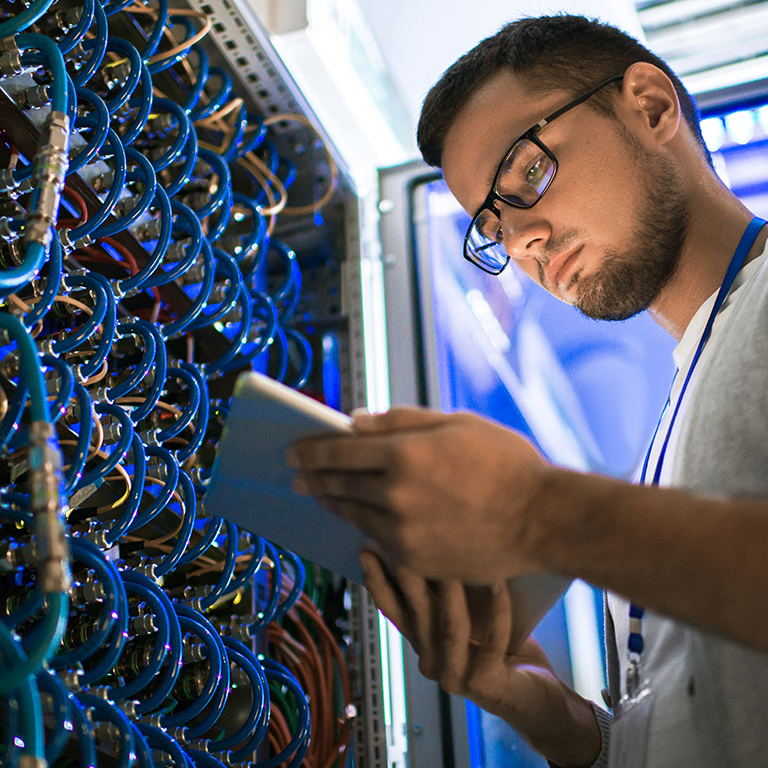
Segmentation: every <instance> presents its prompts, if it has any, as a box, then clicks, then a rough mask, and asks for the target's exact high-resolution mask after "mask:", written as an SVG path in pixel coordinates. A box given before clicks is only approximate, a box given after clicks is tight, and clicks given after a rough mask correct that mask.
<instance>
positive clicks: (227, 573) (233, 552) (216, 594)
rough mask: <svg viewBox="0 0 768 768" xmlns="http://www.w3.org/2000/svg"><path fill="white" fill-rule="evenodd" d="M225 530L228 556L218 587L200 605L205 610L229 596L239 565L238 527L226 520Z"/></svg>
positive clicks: (217, 583)
mask: <svg viewBox="0 0 768 768" xmlns="http://www.w3.org/2000/svg"><path fill="white" fill-rule="evenodd" d="M224 528H225V530H226V532H227V556H226V559H225V560H224V568H223V569H222V571H221V576H220V577H219V580H218V581H217V582H216V586H215V587H214V588H213V589H212V590H211V593H210V594H209V595H206V596H205V597H204V598H203V599H202V600H201V601H200V605H201V607H202V608H203V609H204V610H208V608H210V607H211V606H212V605H213V604H214V603H215V602H216V601H217V600H218V599H219V598H220V597H222V596H224V595H225V594H227V592H228V591H229V583H230V581H232V576H233V574H234V573H235V566H236V565H237V543H238V542H237V526H236V525H235V524H234V523H233V522H232V521H231V520H225V521H224Z"/></svg>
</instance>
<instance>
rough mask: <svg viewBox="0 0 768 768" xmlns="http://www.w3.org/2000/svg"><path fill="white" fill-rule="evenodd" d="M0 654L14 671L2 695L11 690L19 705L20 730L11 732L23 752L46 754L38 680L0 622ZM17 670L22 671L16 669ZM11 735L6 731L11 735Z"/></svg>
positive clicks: (8, 630) (23, 653)
mask: <svg viewBox="0 0 768 768" xmlns="http://www.w3.org/2000/svg"><path fill="white" fill-rule="evenodd" d="M0 657H1V658H2V660H3V662H4V666H5V667H6V668H7V669H8V670H13V673H12V676H13V678H14V684H13V685H8V684H7V681H6V680H5V676H4V680H3V682H4V683H5V684H4V685H3V688H5V690H4V691H3V694H4V695H7V694H8V693H9V692H11V691H14V694H15V697H16V699H17V701H18V708H19V731H18V734H13V738H14V739H15V738H19V739H20V740H21V742H22V743H21V744H17V746H19V747H20V748H21V749H23V750H24V752H25V753H27V754H30V755H33V756H34V757H37V758H44V757H45V747H44V743H43V742H44V739H43V708H42V705H41V704H40V693H39V690H38V687H37V680H36V679H35V676H34V674H32V673H31V672H30V671H29V670H28V667H29V660H28V658H27V655H26V653H25V652H24V649H23V648H22V646H21V643H19V642H18V641H17V640H15V639H14V637H13V634H12V633H11V630H10V629H9V628H8V627H6V626H5V624H3V623H2V622H0ZM18 670H23V671H21V672H19V671H18ZM10 736H11V734H6V737H10Z"/></svg>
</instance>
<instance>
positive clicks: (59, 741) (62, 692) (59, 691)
mask: <svg viewBox="0 0 768 768" xmlns="http://www.w3.org/2000/svg"><path fill="white" fill-rule="evenodd" d="M37 685H38V688H39V689H40V691H41V692H42V693H47V694H48V695H49V696H50V697H51V701H52V702H53V716H54V719H55V723H54V726H53V729H52V732H51V738H50V739H49V740H48V741H47V742H46V744H45V759H46V760H47V762H48V765H53V763H55V762H56V761H57V760H58V759H59V757H60V756H61V753H62V751H63V750H64V747H65V746H66V744H67V741H68V740H69V735H70V732H71V731H72V730H73V727H74V726H73V723H72V720H73V712H72V710H73V705H72V699H71V697H70V695H69V691H68V690H67V689H66V688H65V687H64V683H62V682H61V680H60V679H59V678H58V676H57V675H55V674H54V673H52V672H49V671H48V670H43V671H41V672H39V673H38V674H37Z"/></svg>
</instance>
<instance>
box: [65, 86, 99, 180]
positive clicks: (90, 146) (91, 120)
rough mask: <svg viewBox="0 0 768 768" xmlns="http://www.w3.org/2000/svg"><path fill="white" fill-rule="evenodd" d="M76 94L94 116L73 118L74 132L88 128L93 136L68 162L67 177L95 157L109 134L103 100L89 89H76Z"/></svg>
mask: <svg viewBox="0 0 768 768" xmlns="http://www.w3.org/2000/svg"><path fill="white" fill-rule="evenodd" d="M76 93H77V98H78V100H79V101H85V102H87V103H88V104H90V105H91V106H92V107H93V109H94V112H95V113H96V114H95V115H85V116H82V117H81V116H78V117H76V118H75V123H74V129H75V130H81V129H83V128H89V129H92V130H93V135H92V136H91V140H90V141H89V142H88V143H87V144H86V146H85V147H82V148H81V149H80V151H79V153H78V154H77V156H76V157H74V158H73V159H72V160H71V161H70V163H69V168H68V169H67V174H68V175H69V174H70V173H75V172H76V171H79V170H80V169H81V168H83V167H84V166H86V165H87V164H88V163H90V162H91V161H92V160H93V159H94V158H95V157H96V155H97V154H98V152H99V150H100V149H101V148H102V147H103V146H104V142H106V140H107V135H108V133H109V112H107V105H106V104H105V103H104V99H102V98H101V97H100V96H99V95H98V94H97V93H94V92H93V91H92V90H90V89H89V88H77V89H76Z"/></svg>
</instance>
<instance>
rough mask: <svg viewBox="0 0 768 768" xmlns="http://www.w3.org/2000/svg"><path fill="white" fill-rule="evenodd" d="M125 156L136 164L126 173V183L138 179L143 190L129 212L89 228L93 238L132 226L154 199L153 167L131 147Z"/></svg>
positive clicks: (112, 233) (154, 178) (96, 238)
mask: <svg viewBox="0 0 768 768" xmlns="http://www.w3.org/2000/svg"><path fill="white" fill-rule="evenodd" d="M125 157H126V160H131V161H133V162H134V163H135V164H136V165H137V166H138V171H131V172H129V173H128V174H127V175H126V183H130V182H134V181H139V182H141V183H142V184H143V185H144V190H143V191H142V193H141V195H140V196H139V198H138V200H136V201H135V202H134V206H133V208H131V210H130V212H129V213H127V214H126V215H125V216H121V217H120V218H118V219H114V220H113V221H108V222H106V223H104V224H101V225H100V226H99V227H98V228H97V229H96V230H91V232H90V235H91V237H92V238H93V239H94V240H99V239H101V238H102V237H111V236H112V235H115V234H117V233H118V232H122V231H123V230H124V229H128V227H131V226H133V225H134V224H135V223H136V222H137V221H138V220H139V219H140V218H141V217H142V216H143V215H144V214H145V213H146V212H147V211H148V210H149V207H150V206H151V205H152V201H153V200H154V199H155V188H156V187H157V177H156V176H155V169H154V168H153V167H152V163H150V162H149V160H147V158H146V157H144V155H142V154H141V152H139V151H138V150H135V149H134V148H133V147H128V148H127V149H126V150H125ZM89 223H90V222H89Z"/></svg>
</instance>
